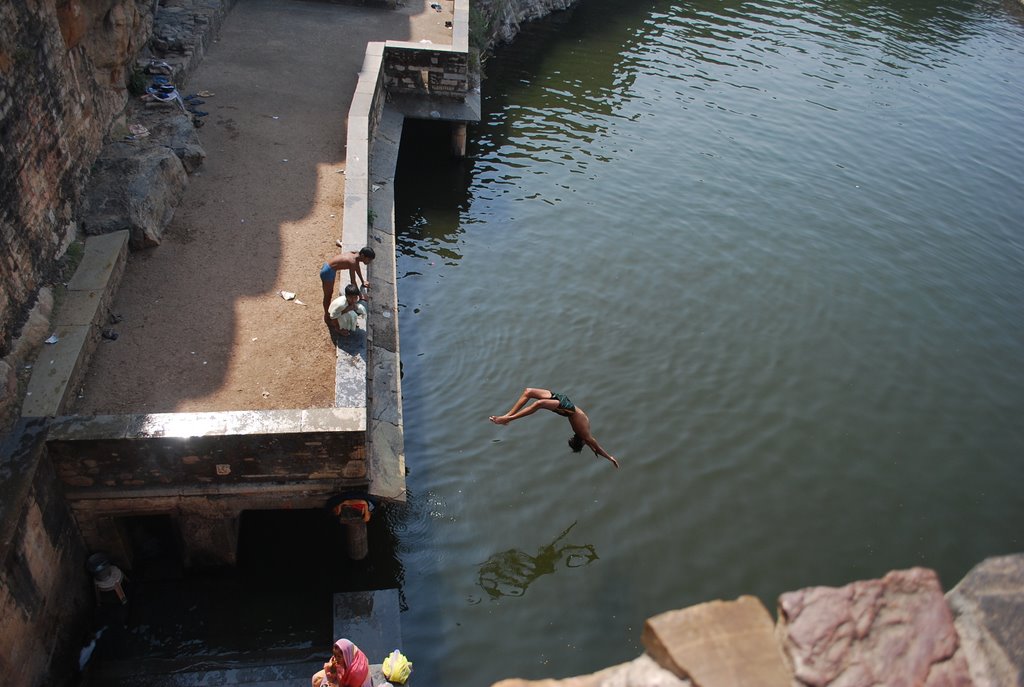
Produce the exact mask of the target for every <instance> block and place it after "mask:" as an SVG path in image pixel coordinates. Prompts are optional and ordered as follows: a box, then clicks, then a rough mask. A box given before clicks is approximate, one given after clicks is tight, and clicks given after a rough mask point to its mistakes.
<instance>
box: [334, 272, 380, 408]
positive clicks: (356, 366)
mask: <svg viewBox="0 0 1024 687" xmlns="http://www.w3.org/2000/svg"><path fill="white" fill-rule="evenodd" d="M370 283H371V284H372V283H373V282H372V281H371V282H370ZM334 342H335V344H336V345H337V349H338V350H337V358H336V365H335V372H334V405H335V407H338V408H365V407H366V318H365V317H363V316H359V318H358V324H357V328H356V329H355V331H352V332H350V333H349V334H348V336H338V335H335V337H334Z"/></svg>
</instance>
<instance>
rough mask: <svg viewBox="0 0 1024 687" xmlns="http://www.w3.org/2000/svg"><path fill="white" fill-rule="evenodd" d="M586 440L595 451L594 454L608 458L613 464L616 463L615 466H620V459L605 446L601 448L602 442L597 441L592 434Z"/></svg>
mask: <svg viewBox="0 0 1024 687" xmlns="http://www.w3.org/2000/svg"><path fill="white" fill-rule="evenodd" d="M584 441H585V442H586V443H587V446H589V447H590V449H591V450H592V451H593V452H594V455H596V456H601V457H602V458H607V459H608V460H610V461H611V462H612V465H614V466H615V467H619V461H617V460H615V457H614V456H612V454H610V453H608V452H607V451H605V450H604V449H603V448H601V444H599V443H597V439H595V438H594V437H592V436H591V437H588V438H587V439H584Z"/></svg>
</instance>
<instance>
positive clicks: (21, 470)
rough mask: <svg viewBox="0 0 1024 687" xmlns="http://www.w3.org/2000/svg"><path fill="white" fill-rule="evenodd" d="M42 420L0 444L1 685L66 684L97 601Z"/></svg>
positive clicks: (76, 660) (19, 429)
mask: <svg viewBox="0 0 1024 687" xmlns="http://www.w3.org/2000/svg"><path fill="white" fill-rule="evenodd" d="M45 427H46V423H45V421H43V420H31V421H26V422H23V423H22V424H21V425H20V426H19V427H18V428H17V429H16V430H15V431H14V432H12V433H11V435H10V436H9V437H8V440H7V441H6V442H5V443H4V444H3V445H2V446H0V676H2V678H0V682H2V683H3V684H4V685H5V686H7V687H36V686H37V685H42V684H46V685H63V684H68V683H69V682H70V680H71V678H72V673H73V668H74V667H75V666H77V662H78V651H79V648H80V646H81V645H80V641H81V640H83V639H84V634H85V631H86V629H87V628H86V627H85V622H86V621H87V620H88V617H89V613H88V611H89V609H90V608H91V605H92V603H93V596H92V584H91V579H90V577H89V575H88V574H87V572H86V569H85V560H86V551H85V549H84V546H83V544H82V541H81V535H80V534H79V532H78V528H77V526H76V524H75V521H74V519H73V518H72V516H71V512H70V511H69V509H68V507H67V505H66V504H65V502H64V499H63V497H62V496H61V494H60V491H59V485H58V482H57V478H56V475H55V474H54V471H53V466H52V464H51V463H50V461H49V459H48V458H47V456H46V452H45V447H44V443H43V438H44V435H45Z"/></svg>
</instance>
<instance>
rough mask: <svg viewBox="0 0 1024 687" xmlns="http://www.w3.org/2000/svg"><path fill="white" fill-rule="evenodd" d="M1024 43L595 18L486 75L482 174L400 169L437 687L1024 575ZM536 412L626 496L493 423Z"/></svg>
mask: <svg viewBox="0 0 1024 687" xmlns="http://www.w3.org/2000/svg"><path fill="white" fill-rule="evenodd" d="M1022 16H1024V10H1022V9H1021V8H1020V7H1019V6H1018V5H1017V4H1015V3H1012V2H1007V3H1005V4H1003V3H998V2H981V3H977V2H970V3H968V2H883V3H873V4H867V5H865V4H863V3H823V2H806V3H756V4H750V3H736V2H700V3H695V4H680V3H669V2H641V3H621V2H611V1H609V0H584V2H582V3H581V4H580V5H579V6H578V7H577V8H576V9H575V10H573V11H571V12H565V13H559V14H557V15H555V16H553V17H552V18H550V19H548V20H545V21H542V22H538V23H536V24H533V25H530V26H529V27H528V28H527V30H526V32H525V33H524V34H522V35H521V36H520V37H519V39H517V41H516V43H515V44H514V45H512V46H510V47H508V48H505V49H503V50H501V51H499V53H498V54H497V55H496V57H495V58H494V59H492V60H490V61H489V62H488V63H487V66H486V69H487V74H488V79H487V81H486V82H485V84H484V91H483V93H484V109H485V112H484V119H483V121H482V122H481V124H480V125H479V126H476V127H474V128H472V129H471V131H470V141H469V154H470V158H471V159H469V160H467V161H462V162H454V161H453V162H444V161H442V162H439V159H438V151H437V150H436V149H433V148H431V146H430V144H422V145H420V146H419V147H414V146H413V145H408V144H407V145H404V146H403V152H402V160H401V162H400V170H399V179H398V182H397V190H398V196H399V223H400V224H401V226H402V228H403V234H402V237H401V240H400V248H399V274H400V281H399V299H400V302H401V312H400V323H401V336H402V360H403V365H404V372H405V374H404V378H403V392H404V396H405V408H404V409H405V423H406V424H405V429H406V451H407V461H408V465H409V468H410V471H411V474H410V476H409V485H410V502H409V506H408V507H407V508H406V509H405V510H404V511H403V512H401V513H392V514H391V515H390V517H391V518H392V525H393V527H394V530H395V537H396V541H397V542H398V543H397V557H398V559H399V561H400V563H401V566H402V573H401V577H402V585H403V600H404V608H405V612H404V613H403V614H402V626H403V633H404V648H405V651H406V654H407V655H408V656H409V657H410V659H412V660H413V661H414V662H415V663H416V668H417V674H418V681H421V682H422V683H423V684H439V685H456V684H463V685H486V684H490V683H491V682H493V681H496V680H498V679H501V678H505V677H510V676H520V677H526V678H540V677H563V676H567V675H574V674H580V673H587V672H592V671H594V670H598V669H600V668H602V667H605V666H608V665H611V664H614V663H618V662H621V661H626V660H631V659H632V658H635V657H636V656H637V655H638V654H639V653H640V652H641V651H642V646H641V645H640V641H639V637H640V630H641V627H642V623H643V620H644V619H645V618H646V617H648V616H650V615H653V614H656V613H658V612H661V611H664V610H668V609H673V608H680V607H684V606H687V605H690V604H694V603H699V602H702V601H706V600H710V599H714V598H734V597H736V596H738V595H740V594H755V595H758V596H759V597H760V598H761V599H762V600H763V601H764V602H765V604H766V605H767V606H768V607H769V608H770V609H773V608H774V603H775V599H776V598H777V597H778V595H779V594H780V593H782V592H785V591H789V590H793V589H798V588H801V587H803V586H808V585H817V584H828V585H841V584H844V583H846V582H849V581H852V580H856V579H864V578H870V577H875V576H879V575H882V574H884V573H885V572H886V571H888V570H890V569H893V568H903V567H909V566H914V565H923V566H927V567H931V568H934V569H935V570H937V571H938V572H939V574H940V576H941V578H942V580H943V583H944V584H946V585H947V586H952V585H953V584H955V582H956V581H957V580H958V579H959V578H960V577H961V576H962V575H963V574H964V573H965V572H966V571H967V570H968V569H969V568H970V567H971V566H972V565H974V564H975V563H976V562H978V561H980V560H981V559H982V558H984V557H986V556H990V555H997V554H1002V553H1008V552H1014V551H1020V550H1022V549H1024V537H1022V535H1021V532H1022V524H1024V489H1022V483H1024V422H1021V415H1022V409H1024V228H1022V223H1021V217H1022V216H1024V193H1022V188H1021V183H1022V180H1024V127H1022V126H1021V122H1022V121H1024V117H1022V115H1024V88H1021V82H1020V78H1019V76H1020V74H1022V73H1024V20H1022ZM428 126H429V125H428ZM411 128H412V127H410V129H411ZM417 131H418V133H417V134H416V137H418V138H423V137H424V135H425V133H427V132H428V131H429V130H427V131H426V132H425V131H424V130H417ZM408 138H409V137H408V136H407V139H408ZM407 143H408V140H407ZM438 145H440V146H441V150H443V149H444V148H443V146H444V145H446V141H445V140H444V138H443V136H442V137H440V138H439V142H438ZM525 386H537V387H544V388H550V389H554V390H556V391H562V392H565V393H567V394H568V395H570V396H571V397H572V399H573V400H574V401H575V402H576V403H577V404H579V405H580V406H582V407H583V408H585V409H586V411H587V413H588V415H589V416H590V418H591V420H592V422H593V429H594V433H595V435H596V436H597V437H598V439H599V440H600V441H601V443H602V444H603V445H604V446H605V448H607V449H608V450H609V451H610V452H611V453H613V454H614V455H616V457H617V458H618V459H619V460H620V462H621V463H622V468H621V469H620V470H618V471H616V470H614V469H613V468H612V467H611V465H610V464H609V463H607V462H606V461H603V460H599V459H595V458H594V457H593V456H592V455H591V454H590V453H589V451H585V452H584V453H583V454H580V455H576V454H572V453H570V451H569V450H568V448H567V447H566V444H565V439H566V438H567V436H568V434H569V429H568V425H567V423H566V422H565V421H564V420H562V419H560V418H558V417H556V416H555V415H553V414H551V413H538V414H536V415H533V416H530V417H527V418H524V419H522V420H519V421H517V422H516V423H513V424H512V425H510V426H507V427H496V426H494V425H492V424H490V423H489V422H487V419H486V418H487V416H488V415H490V414H495V413H501V412H504V411H505V410H507V409H508V407H509V406H510V405H511V404H512V402H513V401H514V400H515V398H516V396H517V395H518V394H519V392H520V391H521V390H522V388H523V387H525Z"/></svg>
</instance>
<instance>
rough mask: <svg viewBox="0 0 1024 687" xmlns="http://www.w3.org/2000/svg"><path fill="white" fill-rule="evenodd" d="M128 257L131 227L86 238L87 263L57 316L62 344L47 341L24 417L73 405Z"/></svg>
mask: <svg viewBox="0 0 1024 687" xmlns="http://www.w3.org/2000/svg"><path fill="white" fill-rule="evenodd" d="M127 260H128V232H127V231H118V232H115V233H112V234H106V235H104V236H95V237H92V238H90V239H88V240H87V241H86V242H85V253H84V254H83V256H82V262H81V263H80V264H79V265H78V269H77V270H76V271H75V274H74V276H73V277H72V278H71V280H70V281H69V282H68V298H67V299H66V301H65V302H64V303H63V304H62V305H61V307H60V309H59V310H58V312H57V313H56V314H55V316H54V319H53V322H54V325H55V327H54V329H55V331H54V334H56V336H57V343H55V344H47V345H45V346H44V347H43V348H42V349H41V350H40V351H39V355H38V356H37V357H36V363H35V365H34V366H33V368H32V376H31V378H30V379H29V382H28V388H27V390H26V394H25V401H24V403H23V405H22V410H21V414H22V416H23V417H54V416H57V415H60V414H62V413H63V412H64V410H65V408H67V406H68V403H69V401H70V394H72V393H74V390H75V389H76V388H77V386H78V384H79V382H80V381H81V376H82V374H83V373H84V371H85V369H86V368H87V367H88V365H89V360H90V358H91V357H92V354H93V351H94V350H95V348H96V344H97V343H98V342H99V338H100V327H101V326H102V325H103V324H104V322H105V317H106V313H107V307H108V304H109V303H110V301H111V299H112V298H113V297H114V294H115V293H117V288H118V286H119V285H120V283H121V277H122V275H123V274H124V268H125V264H126V262H127Z"/></svg>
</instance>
